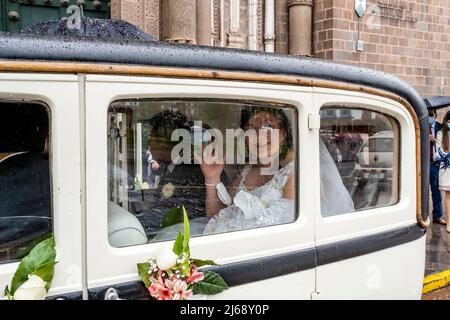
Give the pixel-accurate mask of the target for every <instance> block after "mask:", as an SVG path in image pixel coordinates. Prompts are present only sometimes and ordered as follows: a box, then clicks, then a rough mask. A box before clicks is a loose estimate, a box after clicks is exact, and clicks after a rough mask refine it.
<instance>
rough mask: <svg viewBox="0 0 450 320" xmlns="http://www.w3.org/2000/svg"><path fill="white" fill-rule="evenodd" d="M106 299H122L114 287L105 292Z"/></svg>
mask: <svg viewBox="0 0 450 320" xmlns="http://www.w3.org/2000/svg"><path fill="white" fill-rule="evenodd" d="M105 300H122V299H120V298H119V293H118V292H117V290H116V289H114V288H109V289H108V290H106V292H105Z"/></svg>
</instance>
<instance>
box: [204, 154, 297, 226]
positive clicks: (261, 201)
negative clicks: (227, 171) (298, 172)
mask: <svg viewBox="0 0 450 320" xmlns="http://www.w3.org/2000/svg"><path fill="white" fill-rule="evenodd" d="M250 170H251V166H246V167H245V168H244V169H243V170H242V171H241V177H242V178H241V181H240V183H239V186H238V188H237V192H236V195H235V197H234V199H233V204H232V205H231V206H229V207H226V208H224V209H222V210H220V212H219V213H218V214H216V215H215V216H214V217H212V218H211V219H210V220H209V222H208V224H207V225H206V228H205V231H204V233H205V234H209V233H220V232H228V231H235V230H243V229H250V228H256V227H263V226H269V225H276V224H283V223H289V222H292V221H294V217H295V212H294V203H293V200H291V199H286V198H283V188H284V186H285V185H286V183H287V181H288V179H289V177H290V176H292V174H293V173H294V162H293V161H291V162H290V163H288V164H287V165H286V166H284V167H283V168H281V169H279V170H278V171H276V172H275V174H274V175H273V177H272V179H271V180H270V181H269V182H267V183H265V184H263V185H262V186H260V187H257V188H255V189H253V190H251V191H248V190H247V188H246V187H245V184H244V183H245V178H246V177H247V175H248V173H249V172H250Z"/></svg>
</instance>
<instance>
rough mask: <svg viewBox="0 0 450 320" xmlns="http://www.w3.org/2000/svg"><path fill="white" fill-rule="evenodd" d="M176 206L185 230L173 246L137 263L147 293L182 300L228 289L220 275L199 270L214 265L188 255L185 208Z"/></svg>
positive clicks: (162, 297) (187, 230) (158, 297)
mask: <svg viewBox="0 0 450 320" xmlns="http://www.w3.org/2000/svg"><path fill="white" fill-rule="evenodd" d="M176 209H178V210H180V211H181V210H182V215H183V226H184V233H183V234H182V233H181V232H180V231H179V232H178V236H177V238H176V240H175V243H174V245H173V248H172V249H170V248H165V249H162V250H161V251H160V252H159V253H158V255H157V256H156V257H153V258H150V259H149V260H148V261H147V262H144V263H138V264H137V269H138V274H139V277H140V278H141V280H142V282H143V283H144V285H145V287H146V288H147V289H148V291H149V292H150V295H151V296H152V297H153V298H155V299H157V300H184V299H187V298H189V297H191V296H192V295H193V294H206V295H212V294H217V293H220V292H222V291H223V290H226V289H228V286H227V284H226V283H225V281H224V280H223V279H222V277H221V276H220V275H218V274H217V273H215V272H212V271H206V272H201V271H200V270H199V269H198V268H200V267H203V266H207V265H210V266H211V265H217V264H216V263H215V262H214V261H212V260H199V259H192V258H191V256H190V249H189V239H190V230H189V219H188V217H187V214H186V210H185V209H184V207H181V208H176ZM172 210H174V209H172ZM172 210H171V211H172ZM180 213H181V212H180ZM172 214H173V211H172Z"/></svg>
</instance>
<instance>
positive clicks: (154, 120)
mask: <svg viewBox="0 0 450 320" xmlns="http://www.w3.org/2000/svg"><path fill="white" fill-rule="evenodd" d="M148 124H149V127H150V131H151V132H154V131H158V130H161V129H163V130H167V129H169V130H170V129H173V130H175V129H179V128H185V127H187V118H186V116H185V115H184V114H182V113H181V112H179V111H174V110H164V111H161V112H159V113H157V114H155V115H154V116H153V117H151V118H150V119H149V121H148ZM171 133H172V131H171V130H170V134H171Z"/></svg>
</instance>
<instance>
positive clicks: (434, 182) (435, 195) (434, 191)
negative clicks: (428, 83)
mask: <svg viewBox="0 0 450 320" xmlns="http://www.w3.org/2000/svg"><path fill="white" fill-rule="evenodd" d="M436 116H437V114H436V110H434V109H431V110H428V123H429V125H430V187H431V197H432V200H433V222H434V223H438V224H442V225H445V224H446V221H445V220H444V219H443V218H442V197H441V191H440V190H439V161H436V155H437V149H436V137H437V134H438V132H440V130H441V128H442V125H441V124H440V123H439V122H437V121H436ZM449 201H450V200H449ZM449 208H450V207H449Z"/></svg>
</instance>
